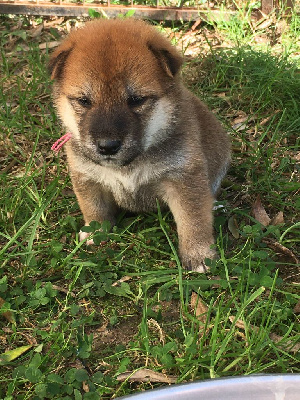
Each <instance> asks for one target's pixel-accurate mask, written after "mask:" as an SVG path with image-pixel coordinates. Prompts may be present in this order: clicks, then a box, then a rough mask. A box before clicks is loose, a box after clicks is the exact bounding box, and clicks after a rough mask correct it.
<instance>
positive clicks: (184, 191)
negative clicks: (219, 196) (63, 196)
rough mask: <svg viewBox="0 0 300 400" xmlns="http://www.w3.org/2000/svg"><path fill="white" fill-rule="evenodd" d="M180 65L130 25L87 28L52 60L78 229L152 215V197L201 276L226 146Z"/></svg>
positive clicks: (151, 32) (165, 45)
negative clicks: (67, 136)
mask: <svg viewBox="0 0 300 400" xmlns="http://www.w3.org/2000/svg"><path fill="white" fill-rule="evenodd" d="M181 65H182V57H181V56H180V55H179V53H178V52H177V50H176V49H175V48H174V47H173V46H172V45H171V44H170V42H169V41H168V40H167V39H166V38H164V37H163V36H162V35H161V34H160V33H159V32H158V31H157V30H156V28H154V27H152V26H150V25H148V24H146V23H144V22H142V21H137V20H133V19H126V20H104V21H103V20H100V21H93V22H90V23H88V24H86V26H85V27H84V28H80V29H78V30H76V31H73V32H72V33H71V34H70V35H69V36H68V37H67V39H65V41H63V43H62V44H61V45H60V46H59V47H58V49H57V50H56V51H55V52H54V53H53V55H52V57H51V60H50V70H51V76H52V79H53V80H54V90H53V94H54V101H55V104H56V107H57V110H58V114H59V116H60V118H61V120H62V122H63V123H64V125H65V127H66V128H67V129H68V130H69V131H71V133H72V139H71V140H70V141H69V142H68V143H67V156H68V162H69V166H70V171H71V177H72V182H73V186H74V190H75V193H76V195H77V198H78V202H79V205H80V208H81V210H82V213H83V216H84V220H85V223H86V224H89V223H90V222H91V221H92V220H97V221H100V222H102V221H104V220H109V221H110V222H111V223H112V224H114V223H115V218H116V214H117V212H118V210H119V209H120V208H123V209H128V210H131V211H134V212H141V211H150V210H152V211H153V210H155V209H156V199H158V200H159V201H160V203H161V204H162V205H166V206H169V208H170V209H171V211H172V213H173V215H174V218H175V221H176V224H177V229H178V236H179V249H180V254H181V258H182V261H183V264H184V265H185V266H186V267H187V268H189V269H192V270H195V271H200V272H203V271H204V270H205V264H204V259H205V258H206V257H213V256H214V251H213V250H211V249H210V245H211V244H213V242H214V241H213V227H212V207H213V201H214V196H215V194H216V192H217V190H218V188H219V185H220V182H221V179H222V177H223V176H224V174H225V172H226V169H227V166H228V163H229V159H230V150H229V149H230V145H229V139H228V136H227V134H226V133H225V131H224V130H223V128H222V127H221V125H220V123H219V122H218V121H217V119H216V118H215V117H214V115H213V114H212V113H211V112H210V111H209V110H208V109H207V107H206V106H205V105H204V104H203V103H202V102H201V101H200V100H199V99H198V98H197V97H195V96H194V95H193V94H192V93H191V92H189V91H188V90H187V89H186V88H185V87H184V86H183V83H182V80H181V76H180V67H181ZM112 147H113V148H112ZM84 238H85V235H84V234H82V233H81V239H84Z"/></svg>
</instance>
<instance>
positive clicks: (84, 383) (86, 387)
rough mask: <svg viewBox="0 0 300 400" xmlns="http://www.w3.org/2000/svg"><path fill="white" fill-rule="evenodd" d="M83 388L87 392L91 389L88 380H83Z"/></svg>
mask: <svg viewBox="0 0 300 400" xmlns="http://www.w3.org/2000/svg"><path fill="white" fill-rule="evenodd" d="M82 389H83V390H84V392H85V393H88V392H89V391H90V387H89V385H88V384H87V383H86V381H83V382H82Z"/></svg>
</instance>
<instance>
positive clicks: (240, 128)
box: [232, 122, 247, 132]
mask: <svg viewBox="0 0 300 400" xmlns="http://www.w3.org/2000/svg"><path fill="white" fill-rule="evenodd" d="M246 128H247V124H245V123H243V122H238V123H237V124H234V125H232V129H234V130H235V131H237V132H240V131H244V130H245V129H246Z"/></svg>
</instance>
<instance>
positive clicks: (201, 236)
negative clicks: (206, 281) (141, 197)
mask: <svg viewBox="0 0 300 400" xmlns="http://www.w3.org/2000/svg"><path fill="white" fill-rule="evenodd" d="M163 190H164V200H165V201H166V202H167V203H168V205H169V207H170V210H171V212H172V214H173V216H174V219H175V222H176V225H177V232H178V239H179V253H180V257H181V261H182V264H183V266H184V267H186V268H187V269H189V270H192V271H197V272H206V271H207V266H206V265H205V258H214V257H215V252H214V250H212V249H211V248H210V246H211V245H212V244H213V243H214V239H213V216H212V208H213V196H212V194H211V192H210V189H209V186H208V182H207V181H206V180H205V179H202V178H199V179H197V177H192V178H191V177H188V178H187V179H186V181H185V182H178V181H177V182H176V181H168V182H164V184H163Z"/></svg>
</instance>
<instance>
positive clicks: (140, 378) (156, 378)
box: [117, 368, 177, 383]
mask: <svg viewBox="0 0 300 400" xmlns="http://www.w3.org/2000/svg"><path fill="white" fill-rule="evenodd" d="M117 380H118V381H120V382H123V381H126V380H127V381H129V382H161V383H176V381H177V377H176V376H171V375H166V374H162V373H161V372H155V371H152V370H151V369H148V368H142V369H139V370H137V371H131V372H130V371H129V372H124V373H123V374H120V375H118V376H117Z"/></svg>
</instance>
